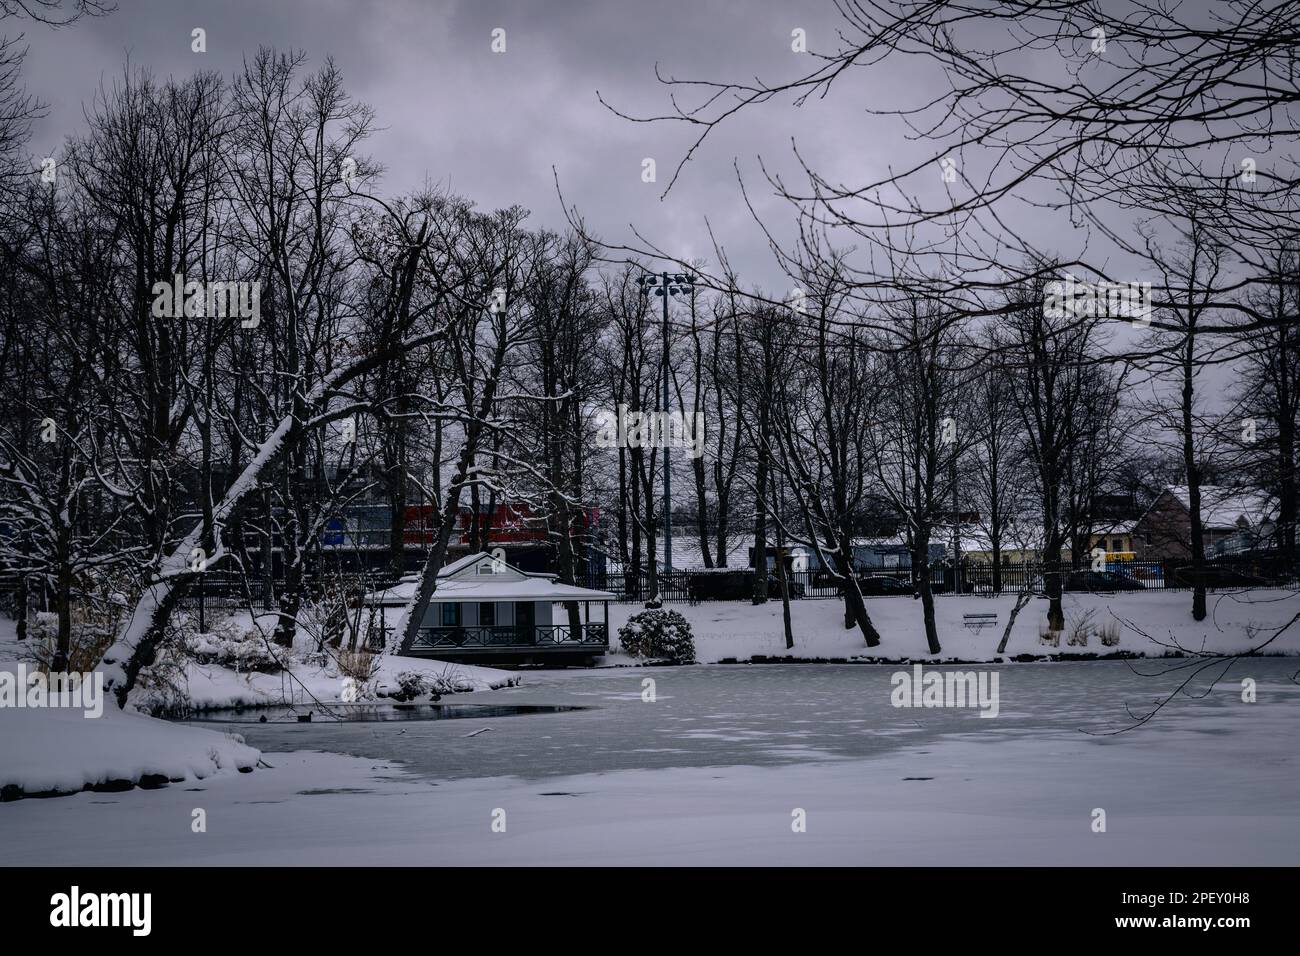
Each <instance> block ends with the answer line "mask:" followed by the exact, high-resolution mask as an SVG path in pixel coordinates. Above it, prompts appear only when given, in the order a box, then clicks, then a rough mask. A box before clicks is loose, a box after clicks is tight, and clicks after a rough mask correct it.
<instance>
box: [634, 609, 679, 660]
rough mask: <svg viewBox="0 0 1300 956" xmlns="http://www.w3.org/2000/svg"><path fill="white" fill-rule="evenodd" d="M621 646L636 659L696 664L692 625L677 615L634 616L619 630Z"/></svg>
mask: <svg viewBox="0 0 1300 956" xmlns="http://www.w3.org/2000/svg"><path fill="white" fill-rule="evenodd" d="M618 642H619V644H621V645H622V646H623V650H625V651H627V652H628V653H629V654H631V655H632V656H633V657H641V658H646V659H650V660H666V661H672V662H673V663H674V664H690V663H694V662H695V639H694V637H693V636H692V634H691V624H690V621H688V620H686V618H684V617H682V616H681V614H679V613H678V612H677V611H669V610H665V609H664V608H649V609H647V610H644V611H641V612H640V613H639V614H634V615H632V616H631V617H630V618H628V621H627V623H626V624H624V625H623V626H622V627H620V628H619V629H618Z"/></svg>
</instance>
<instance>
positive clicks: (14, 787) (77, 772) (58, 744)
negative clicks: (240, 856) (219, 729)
mask: <svg viewBox="0 0 1300 956" xmlns="http://www.w3.org/2000/svg"><path fill="white" fill-rule="evenodd" d="M259 757H260V754H259V752H258V751H256V750H254V749H253V748H252V747H249V746H247V745H246V744H244V742H243V739H242V738H239V737H238V736H236V735H233V734H221V733H215V732H213V731H210V730H201V729H197V728H193V727H185V726H182V725H180V724H169V723H167V722H165V721H162V720H155V719H153V718H152V717H145V716H143V715H141V714H133V713H129V712H125V711H120V710H118V709H117V708H115V707H111V706H110V707H106V708H105V709H104V713H103V716H101V717H98V718H93V719H88V718H86V717H84V716H82V712H81V711H80V710H73V709H58V708H45V709H14V708H3V709H0V795H2V797H3V799H5V800H14V799H18V798H19V797H22V796H54V795H58V794H67V793H76V792H78V791H80V790H85V789H93V790H129V789H130V788H132V787H135V786H143V787H155V786H163V785H165V784H166V783H168V782H169V781H170V782H179V781H183V780H199V779H202V778H204V777H209V776H211V775H212V774H214V773H218V772H221V771H230V770H239V771H241V772H248V771H250V770H252V769H253V767H254V765H256V763H257V761H258V759H259Z"/></svg>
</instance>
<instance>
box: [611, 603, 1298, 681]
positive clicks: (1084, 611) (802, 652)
mask: <svg viewBox="0 0 1300 956" xmlns="http://www.w3.org/2000/svg"><path fill="white" fill-rule="evenodd" d="M1063 603H1064V609H1065V623H1066V633H1067V634H1068V633H1069V632H1070V631H1071V630H1072V629H1073V628H1074V625H1075V623H1076V622H1080V621H1082V620H1083V619H1084V618H1085V617H1087V615H1089V614H1091V618H1090V619H1089V627H1088V629H1090V630H1092V631H1094V632H1096V631H1097V630H1099V629H1101V628H1102V626H1103V625H1110V626H1111V627H1112V628H1114V629H1117V631H1118V635H1119V644H1118V645H1117V646H1113V647H1105V646H1102V644H1101V642H1100V639H1099V638H1098V636H1097V635H1096V633H1093V634H1092V635H1091V636H1090V637H1089V639H1088V643H1087V644H1086V645H1082V646H1068V645H1067V642H1066V638H1065V637H1064V636H1062V638H1061V640H1060V645H1059V646H1058V647H1051V646H1046V645H1044V644H1043V643H1042V642H1041V639H1040V635H1041V634H1042V633H1044V632H1046V631H1047V601H1046V600H1045V599H1042V598H1033V599H1031V600H1030V602H1029V604H1028V605H1026V606H1025V608H1024V609H1023V610H1022V611H1021V612H1020V615H1019V617H1017V619H1016V624H1015V627H1014V628H1012V631H1011V638H1010V640H1009V641H1008V642H1007V649H1006V653H1005V654H1004V655H1002V656H1003V657H1016V656H1018V655H1024V654H1030V655H1036V656H1044V657H1046V656H1050V655H1054V654H1062V653H1074V654H1113V653H1115V652H1117V651H1124V652H1129V653H1132V654H1143V655H1146V656H1164V655H1166V654H1169V653H1173V652H1176V651H1177V650H1178V649H1179V648H1181V649H1182V650H1183V651H1184V652H1195V653H1201V652H1209V653H1242V652H1246V651H1249V650H1251V649H1256V648H1261V646H1262V645H1263V644H1264V642H1265V640H1267V638H1268V637H1269V636H1270V635H1271V634H1272V632H1274V631H1276V630H1278V629H1279V628H1281V627H1282V626H1283V625H1285V624H1286V623H1287V622H1289V621H1290V620H1291V619H1292V618H1294V617H1295V616H1296V615H1297V614H1300V592H1297V591H1285V590H1256V591H1245V592H1227V591H1225V592H1216V593H1211V594H1210V595H1209V601H1208V610H1209V615H1208V617H1207V618H1206V619H1205V620H1204V621H1201V622H1199V623H1198V622H1196V621H1193V620H1192V614H1191V604H1192V596H1191V593H1190V592H1187V591H1146V592H1141V593H1118V594H1066V595H1065V596H1064V598H1063ZM866 604H867V612H868V614H870V615H871V620H872V622H873V623H874V624H875V625H876V629H877V630H878V631H879V632H880V634H881V642H880V646H879V647H875V648H868V647H867V646H866V645H865V643H864V642H863V640H862V634H861V632H859V631H858V630H857V629H856V628H854V629H852V630H845V628H844V624H843V617H844V605H843V602H841V601H839V600H830V599H819V600H811V599H809V600H799V601H791V602H790V616H791V623H792V629H793V631H794V642H795V646H794V648H793V649H791V650H787V649H786V647H785V632H784V629H783V625H782V620H781V602H780V601H779V600H778V601H769V602H768V603H766V604H760V605H758V606H754V605H752V604H749V603H747V602H744V601H712V602H704V603H701V604H697V605H688V604H671V605H665V606H666V607H670V608H671V609H672V610H675V611H678V612H680V613H681V614H682V615H683V616H685V617H686V619H687V620H688V621H690V622H691V629H692V632H693V634H694V637H695V650H696V655H697V657H698V659H699V660H700V661H701V662H716V661H723V660H739V661H746V660H750V659H752V658H755V657H778V658H779V657H793V658H801V659H834V660H844V659H849V658H882V659H886V660H900V659H910V660H960V661H991V660H994V659H995V658H996V657H998V655H997V653H996V650H997V646H998V642H999V641H1000V640H1001V639H1002V632H1003V629H1004V628H1005V627H1006V622H1007V620H1008V619H1009V618H1010V615H1011V610H1012V608H1013V607H1014V606H1015V598H1014V596H1011V595H1007V596H1003V597H997V598H995V597H979V596H959V595H945V596H941V597H937V598H936V599H935V602H934V604H935V619H936V625H937V629H938V634H939V643H940V646H941V647H942V653H940V654H939V655H937V656H936V655H931V654H929V653H928V651H927V648H926V643H925V631H924V629H923V624H922V619H921V602H920V601H916V600H912V599H909V598H906V597H886V598H867V599H866ZM641 609H642V608H641V606H640V605H636V604H616V605H610V609H609V625H610V644H611V650H612V651H613V653H611V654H610V655H608V656H607V657H606V658H605V663H607V664H626V663H629V662H630V661H629V658H628V657H627V656H626V655H624V654H623V653H621V651H619V649H618V629H619V627H621V626H622V625H623V624H624V623H626V621H627V619H628V618H629V617H630V616H631V615H633V614H636V613H637V612H639V611H640V610H641ZM980 613H983V614H987V613H996V614H997V616H998V617H997V623H996V624H995V625H994V626H992V627H987V628H984V629H981V630H973V629H971V628H968V627H966V625H965V615H967V614H980ZM1262 653H1267V654H1300V622H1298V623H1297V624H1295V625H1293V626H1292V627H1291V628H1289V629H1287V631H1286V632H1284V633H1283V634H1282V635H1281V636H1279V637H1278V638H1277V639H1276V640H1274V641H1272V642H1271V643H1270V644H1269V645H1268V646H1267V647H1264V648H1263V649H1262Z"/></svg>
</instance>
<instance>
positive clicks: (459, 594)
mask: <svg viewBox="0 0 1300 956" xmlns="http://www.w3.org/2000/svg"><path fill="white" fill-rule="evenodd" d="M484 562H493V567H494V568H496V569H497V572H496V573H490V574H479V573H477V570H478V566H479V565H481V564H483V563H484ZM419 588H420V575H418V574H414V575H407V576H405V577H403V578H402V579H401V580H400V581H399V582H398V583H397V584H395V585H394V586H393V587H391V588H387V589H386V590H383V591H371V592H370V593H369V594H367V595H366V598H365V601H366V603H367V604H381V605H385V606H390V607H391V606H395V605H404V604H406V603H408V602H409V601H411V600H412V599H413V598H414V597H415V596H416V594H417V593H418V591H419ZM617 599H618V597H617V595H614V594H611V593H610V592H609V591H596V590H593V589H591V588H580V587H576V586H574V585H572V584H561V583H559V582H558V581H556V580H555V576H554V575H551V574H529V573H528V572H525V571H520V570H519V569H518V568H516V567H514V566H513V565H510V564H507V563H506V562H504V561H499V560H496V559H494V558H493V556H492V555H491V554H489V553H488V552H486V551H478V552H476V553H474V554H469V555H466V556H465V557H463V558H459V559H457V560H455V561H453V562H451V564H447V565H444V566H443V568H442V569H441V570H440V571H439V572H438V586H437V588H436V590H435V591H434V592H433V596H432V597H431V598H430V603H434V604H437V603H447V602H449V601H556V602H559V601H615V600H617Z"/></svg>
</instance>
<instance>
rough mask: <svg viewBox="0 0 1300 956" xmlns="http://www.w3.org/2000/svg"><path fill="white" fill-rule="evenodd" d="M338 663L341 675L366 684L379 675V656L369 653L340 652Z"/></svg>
mask: <svg viewBox="0 0 1300 956" xmlns="http://www.w3.org/2000/svg"><path fill="white" fill-rule="evenodd" d="M336 661H337V662H338V665H339V673H340V674H342V675H343V676H344V677H351V678H352V679H353V680H355V681H358V682H359V683H362V684H365V683H368V682H369V681H371V680H373V679H374V677H375V675H376V674H378V673H379V655H378V654H371V653H370V652H368V651H340V652H339V655H338V657H337V658H336Z"/></svg>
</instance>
